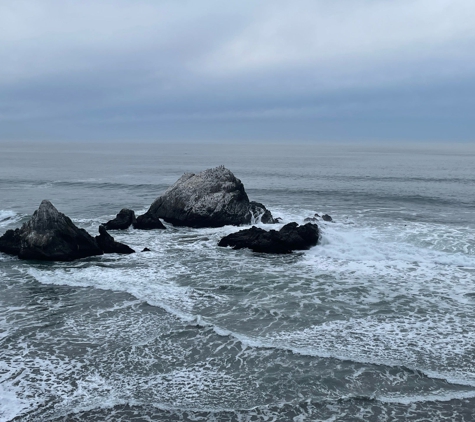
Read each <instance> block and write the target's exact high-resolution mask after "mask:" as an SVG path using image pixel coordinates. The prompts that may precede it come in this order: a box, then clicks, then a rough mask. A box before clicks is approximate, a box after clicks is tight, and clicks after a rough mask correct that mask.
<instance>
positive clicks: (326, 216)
mask: <svg viewBox="0 0 475 422" xmlns="http://www.w3.org/2000/svg"><path fill="white" fill-rule="evenodd" d="M322 220H323V221H333V218H331V217H330V216H329V215H328V214H323V215H322Z"/></svg>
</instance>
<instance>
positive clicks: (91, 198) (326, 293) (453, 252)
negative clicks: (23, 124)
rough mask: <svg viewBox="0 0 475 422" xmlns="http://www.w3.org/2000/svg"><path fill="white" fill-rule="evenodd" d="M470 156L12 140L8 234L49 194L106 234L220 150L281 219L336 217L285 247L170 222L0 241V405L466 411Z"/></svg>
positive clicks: (64, 409) (439, 149) (68, 415)
mask: <svg viewBox="0 0 475 422" xmlns="http://www.w3.org/2000/svg"><path fill="white" fill-rule="evenodd" d="M474 163H475V148H473V147H471V146H468V145H465V146H464V145H458V146H448V145H447V146H434V145H432V146H431V145H418V146H410V145H404V146H403V145H394V144H392V145H343V144H334V145H323V144H318V145H312V144H307V145H300V144H295V145H294V144H286V145H284V144H275V145H271V144H264V145H262V144H255V145H254V144H250V143H247V144H237V143H235V144H197V143H195V144H183V143H176V144H166V143H156V144H153V143H150V144H133V143H130V144H112V143H109V144H101V145H93V144H79V143H75V144H66V143H63V144H60V143H58V144H45V143H32V144H15V143H3V144H0V235H1V234H3V233H4V232H5V231H6V230H7V229H11V228H16V227H19V226H20V225H21V224H22V223H24V222H25V221H28V219H29V218H30V216H31V214H32V213H33V212H34V210H35V209H36V208H37V207H38V206H39V204H40V202H41V200H43V199H49V200H51V201H52V202H53V204H54V205H55V206H56V207H57V208H58V210H59V211H61V212H63V213H65V214H66V215H68V216H69V217H70V218H71V219H72V220H73V221H74V222H75V224H77V225H78V226H80V227H83V228H85V229H86V230H88V231H89V232H90V233H91V234H92V235H96V234H97V229H98V226H99V224H100V223H104V222H106V221H108V220H109V219H111V218H113V217H114V216H115V214H116V213H117V212H118V211H119V210H120V209H121V208H125V207H127V208H131V209H134V210H135V211H136V213H137V214H140V213H143V212H145V211H146V210H147V208H148V207H149V206H150V204H151V203H152V201H153V200H154V199H155V198H156V197H158V196H159V195H160V194H161V193H163V192H164V191H165V190H166V189H167V187H168V186H170V185H171V184H173V183H174V182H175V181H176V180H177V179H178V178H179V177H180V176H181V175H182V174H183V173H185V172H195V173H196V172H199V171H202V170H204V169H206V168H210V167H215V166H218V165H225V166H226V167H227V168H229V169H230V170H231V171H232V172H233V173H234V174H235V175H236V176H237V177H238V178H240V179H241V181H242V182H243V183H244V186H245V188H246V191H247V193H248V195H249V197H250V199H251V200H255V201H259V202H262V203H264V204H265V205H266V206H267V207H268V208H269V209H270V210H271V212H272V213H273V215H274V217H281V218H282V222H281V223H279V224H277V225H275V226H274V228H279V227H281V226H282V225H283V224H285V223H288V222H291V221H296V222H298V223H303V222H304V219H305V218H307V217H312V216H314V215H315V213H318V214H319V215H322V214H323V213H328V214H330V215H331V216H332V217H333V220H334V221H333V222H325V221H322V220H321V219H319V220H318V225H319V227H320V230H321V240H320V243H319V245H317V246H316V247H314V248H312V249H310V250H309V251H305V252H298V253H293V254H290V255H283V256H278V255H265V254H257V253H253V252H251V251H249V250H239V251H235V250H232V249H230V248H220V247H218V246H217V243H218V241H219V239H220V238H221V237H222V236H224V235H227V234H229V233H232V232H234V231H236V230H238V228H237V227H232V226H227V227H222V228H212V229H206V228H204V229H191V228H184V227H173V226H171V225H169V224H166V226H167V230H156V231H155V230H154V231H137V230H134V229H132V228H130V229H128V230H125V231H111V234H112V235H113V236H114V237H115V238H116V240H118V241H121V242H124V243H126V244H128V245H130V246H131V247H132V248H134V249H135V250H136V251H138V253H135V254H132V255H128V256H121V255H114V254H111V255H104V256H99V257H92V258H88V259H82V260H78V261H74V262H69V263H51V262H38V261H34V262H28V261H20V260H18V259H17V258H15V257H11V256H7V255H4V254H0V420H1V421H10V420H15V421H96V420H104V421H137V422H138V421H207V420H211V421H236V422H237V421H239V422H244V421H260V420H262V421H297V422H300V421H317V420H325V421H327V420H328V421H352V420H362V421H384V420H387V421H392V420H401V421H404V420H411V421H427V420H431V421H436V420H450V421H454V420H456V421H459V420H467V421H470V420H473V415H474V414H475V231H474V229H475V218H474V217H475V188H474V186H475V171H474ZM256 224H257V225H259V226H261V227H263V228H269V226H265V225H262V224H260V223H258V222H257V223H256ZM145 247H147V248H149V249H150V250H151V251H150V252H144V253H140V252H139V251H141V250H142V249H143V248H145Z"/></svg>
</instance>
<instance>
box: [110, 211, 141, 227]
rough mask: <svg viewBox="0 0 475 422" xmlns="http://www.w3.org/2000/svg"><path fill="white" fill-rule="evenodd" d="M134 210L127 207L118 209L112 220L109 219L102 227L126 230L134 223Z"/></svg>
mask: <svg viewBox="0 0 475 422" xmlns="http://www.w3.org/2000/svg"><path fill="white" fill-rule="evenodd" d="M135 222H136V220H135V212H133V211H132V210H129V209H127V208H123V209H121V210H120V212H119V214H117V215H116V216H115V218H114V219H113V220H109V221H108V222H107V223H106V224H104V227H105V229H106V230H126V229H128V228H129V227H130V226H131V225H132V224H135Z"/></svg>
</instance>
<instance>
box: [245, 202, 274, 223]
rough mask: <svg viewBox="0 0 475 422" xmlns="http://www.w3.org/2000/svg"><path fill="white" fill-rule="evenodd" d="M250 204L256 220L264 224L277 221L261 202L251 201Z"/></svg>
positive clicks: (253, 217)
mask: <svg viewBox="0 0 475 422" xmlns="http://www.w3.org/2000/svg"><path fill="white" fill-rule="evenodd" d="M249 206H250V211H251V214H252V219H253V220H254V221H256V222H261V223H264V224H274V223H275V222H276V221H275V220H274V218H273V217H272V214H271V212H270V211H269V210H268V209H267V208H266V207H265V206H264V205H263V204H261V203H260V202H255V201H250V202H249Z"/></svg>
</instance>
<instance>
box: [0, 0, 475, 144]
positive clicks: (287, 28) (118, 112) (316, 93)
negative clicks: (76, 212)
mask: <svg viewBox="0 0 475 422" xmlns="http://www.w3.org/2000/svg"><path fill="white" fill-rule="evenodd" d="M474 23H475V1H473V0H312V1H307V0H293V1H281V0H273V1H266V0H259V1H256V0H254V1H248V0H240V1H233V2H229V1H222V0H220V1H214V0H200V1H196V0H195V1H191V0H173V1H167V0H163V1H159V0H154V1H152V0H150V1H149V0H110V1H107V0H81V1H76V0H74V1H73V0H58V1H53V0H42V1H36V0H35V1H30V0H15V1H11V0H0V140H5V141H17V140H18V141H22V140H25V141H36V140H49V141H68V140H71V141H99V140H105V141H251V142H254V141H285V142H289V141H291V142H294V141H295V142H297V141H300V142H318V141H347V142H353V141H355V142H356V141H380V142H403V141H405V142H406V141H408V142H412V141H424V142H446V143H449V142H474V141H475V24H474Z"/></svg>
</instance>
